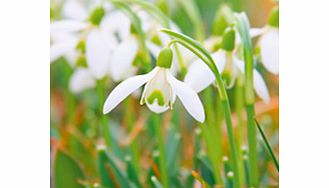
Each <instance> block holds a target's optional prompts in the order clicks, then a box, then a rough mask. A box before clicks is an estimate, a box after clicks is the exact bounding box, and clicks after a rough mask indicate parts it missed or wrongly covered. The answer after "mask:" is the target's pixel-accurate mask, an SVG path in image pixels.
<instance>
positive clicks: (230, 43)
mask: <svg viewBox="0 0 329 188" xmlns="http://www.w3.org/2000/svg"><path fill="white" fill-rule="evenodd" d="M234 47H235V30H234V29H233V28H231V27H229V28H226V29H225V31H224V33H223V40H222V48H223V49H224V50H226V51H229V52H230V51H232V50H234Z"/></svg>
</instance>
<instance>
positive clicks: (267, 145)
mask: <svg viewBox="0 0 329 188" xmlns="http://www.w3.org/2000/svg"><path fill="white" fill-rule="evenodd" d="M255 122H256V125H257V128H258V130H259V132H260V135H261V136H262V139H263V140H264V144H265V147H266V149H267V151H268V152H269V154H270V156H271V158H272V160H273V162H274V164H275V167H276V169H277V170H278V172H279V162H278V160H277V159H276V157H275V155H274V152H273V150H272V148H271V146H270V144H269V142H268V140H267V138H266V136H265V133H264V131H263V130H262V128H261V127H260V125H259V123H258V121H257V120H256V119H255Z"/></svg>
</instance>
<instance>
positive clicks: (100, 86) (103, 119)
mask: <svg viewBox="0 0 329 188" xmlns="http://www.w3.org/2000/svg"><path fill="white" fill-rule="evenodd" d="M104 81H105V80H104V79H103V80H97V85H96V90H97V95H98V103H99V104H98V114H99V117H100V124H101V127H102V133H103V136H104V139H105V144H106V146H107V148H110V147H111V135H110V132H109V128H108V118H107V116H105V115H104V114H103V104H104V102H105V90H104Z"/></svg>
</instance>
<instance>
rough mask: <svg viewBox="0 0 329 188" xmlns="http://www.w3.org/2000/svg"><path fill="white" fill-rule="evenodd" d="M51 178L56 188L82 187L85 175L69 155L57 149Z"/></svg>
mask: <svg viewBox="0 0 329 188" xmlns="http://www.w3.org/2000/svg"><path fill="white" fill-rule="evenodd" d="M53 166H54V168H53V169H54V171H53V180H54V185H55V187H56V188H67V187H70V188H84V186H83V184H82V183H83V181H84V180H85V176H84V174H83V172H82V170H81V168H80V166H79V165H78V163H77V162H76V161H75V160H73V159H72V158H71V157H70V156H69V155H67V154H66V153H64V152H62V151H61V150H58V151H57V152H56V156H55V158H54V164H53Z"/></svg>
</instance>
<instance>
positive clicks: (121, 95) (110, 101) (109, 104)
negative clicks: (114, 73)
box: [103, 68, 158, 114]
mask: <svg viewBox="0 0 329 188" xmlns="http://www.w3.org/2000/svg"><path fill="white" fill-rule="evenodd" d="M157 70H158V69H157V68H155V69H153V70H152V71H151V72H149V73H148V74H144V75H138V76H134V77H131V78H128V79H127V80H125V81H123V82H121V83H120V84H119V85H118V86H117V87H116V88H114V89H113V91H112V92H111V93H110V95H109V96H108V97H107V99H106V101H105V104H104V107H103V113H104V114H106V113H108V112H110V111H111V110H113V109H114V108H115V107H116V106H117V105H118V104H119V103H120V102H121V101H123V100H124V99H125V98H126V97H127V96H128V95H130V94H131V93H132V92H134V91H135V90H137V89H138V88H139V87H141V86H142V85H143V84H145V83H146V82H147V81H149V80H150V79H151V78H152V77H153V76H154V74H155V73H156V72H157Z"/></svg>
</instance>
